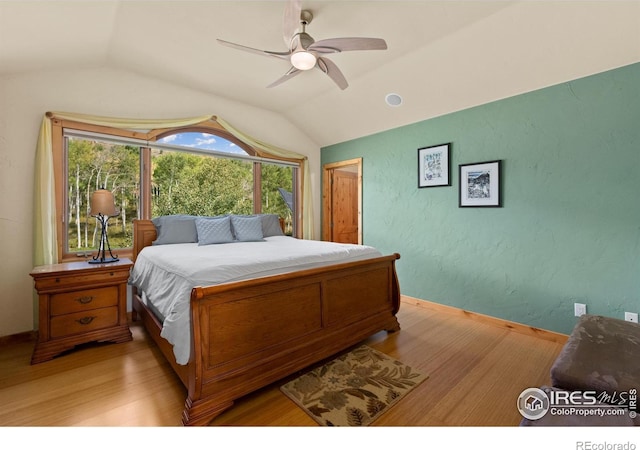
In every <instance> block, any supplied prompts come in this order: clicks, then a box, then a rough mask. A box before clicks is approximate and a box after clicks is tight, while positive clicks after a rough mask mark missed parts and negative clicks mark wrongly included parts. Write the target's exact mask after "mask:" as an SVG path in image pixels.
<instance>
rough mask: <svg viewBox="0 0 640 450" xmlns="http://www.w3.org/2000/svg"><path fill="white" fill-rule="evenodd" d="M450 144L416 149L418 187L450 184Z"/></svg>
mask: <svg viewBox="0 0 640 450" xmlns="http://www.w3.org/2000/svg"><path fill="white" fill-rule="evenodd" d="M450 152H451V144H442V145H434V146H431V147H424V148H419V149H418V187H419V188H424V187H435V186H451V177H450V176H449V175H450V173H449V172H450V169H449V156H450Z"/></svg>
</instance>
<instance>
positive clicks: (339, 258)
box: [129, 236, 382, 365]
mask: <svg viewBox="0 0 640 450" xmlns="http://www.w3.org/2000/svg"><path fill="white" fill-rule="evenodd" d="M378 256H382V254H381V253H380V252H379V251H378V250H377V249H375V248H373V247H369V246H365V245H355V244H338V243H333V242H325V241H313V240H305V239H296V238H292V237H288V236H271V237H267V238H265V240H264V241H261V242H233V243H229V244H215V245H203V246H198V244H197V243H195V244H169V245H152V246H149V247H145V248H144V249H143V250H142V251H141V252H140V253H139V254H138V256H137V258H136V262H135V265H134V267H133V269H132V270H131V276H130V277H129V284H130V285H132V286H135V287H136V288H138V291H139V292H140V291H141V292H144V299H145V301H147V302H152V303H153V306H154V307H155V309H157V310H158V312H159V313H160V314H162V316H163V317H164V322H163V328H162V332H161V336H162V337H163V338H165V339H166V340H167V341H168V342H169V343H171V344H172V345H173V353H174V355H175V357H176V362H177V363H178V364H182V365H184V364H187V363H188V362H189V357H190V351H191V345H190V343H191V326H190V314H189V302H190V296H191V290H192V288H193V287H194V286H211V285H215V284H220V283H227V282H232V281H242V280H247V279H251V278H257V277H264V276H268V275H276V274H281V273H287V272H293V271H297V270H303V269H309V268H314V267H321V266H326V265H330V264H338V263H342V262H351V261H358V260H364V259H369V258H375V257H378Z"/></svg>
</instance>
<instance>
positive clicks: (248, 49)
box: [216, 39, 291, 60]
mask: <svg viewBox="0 0 640 450" xmlns="http://www.w3.org/2000/svg"><path fill="white" fill-rule="evenodd" d="M216 40H217V41H218V42H219V43H220V44H222V45H224V46H226V47H231V48H235V49H236V50H242V51H245V52H249V53H255V54H257V55H262V56H272V57H274V58H279V59H286V60H289V57H290V54H291V52H270V51H268V50H259V49H257V48H252V47H246V46H244V45H240V44H234V43H233V42H228V41H223V40H222V39H216Z"/></svg>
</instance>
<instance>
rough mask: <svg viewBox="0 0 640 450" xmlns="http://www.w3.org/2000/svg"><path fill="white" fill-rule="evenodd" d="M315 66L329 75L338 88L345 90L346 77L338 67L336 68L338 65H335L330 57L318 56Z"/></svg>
mask: <svg viewBox="0 0 640 450" xmlns="http://www.w3.org/2000/svg"><path fill="white" fill-rule="evenodd" d="M316 67H317V68H318V69H320V70H322V71H323V72H324V73H326V74H327V75H329V77H330V78H331V79H332V80H333V81H334V82H335V83H336V84H337V85H338V87H339V88H340V89H342V90H345V89H346V88H347V87H348V86H349V83H347V79H346V78H345V77H344V75H343V74H342V72H341V71H340V69H338V66H336V65H335V63H334V62H333V61H331V60H330V59H327V58H318V62H317V64H316Z"/></svg>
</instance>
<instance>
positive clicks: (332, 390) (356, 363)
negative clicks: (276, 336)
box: [280, 345, 428, 426]
mask: <svg viewBox="0 0 640 450" xmlns="http://www.w3.org/2000/svg"><path fill="white" fill-rule="evenodd" d="M427 378H428V376H427V375H424V374H422V373H420V372H419V371H417V370H415V369H413V368H411V367H409V366H407V365H405V364H403V363H401V362H400V361H396V360H395V359H393V358H391V357H389V356H387V355H385V354H384V353H380V352H378V351H376V350H374V349H372V348H370V347H367V346H366V345H363V346H361V347H358V348H356V349H355V350H352V351H350V352H348V353H345V354H343V355H341V356H339V357H337V358H336V359H334V360H332V361H330V362H328V363H326V364H324V365H322V366H320V367H318V368H316V369H313V370H311V371H309V372H307V373H305V374H304V375H302V376H300V377H298V378H296V379H295V380H292V381H290V382H288V383H287V384H285V385H284V386H282V387H281V388H280V390H281V391H282V392H283V393H284V394H285V395H286V396H287V397H289V398H290V399H291V400H293V401H294V402H295V403H296V404H297V405H298V406H300V407H301V408H302V409H304V411H305V412H306V413H307V414H309V415H310V416H311V417H312V418H313V419H314V420H315V421H316V422H318V423H319V424H320V425H327V426H366V425H369V424H371V423H372V422H373V421H374V420H376V419H377V418H378V417H380V415H382V414H383V413H384V412H385V411H387V410H388V409H389V408H390V407H391V406H392V405H394V404H395V403H397V402H398V401H399V400H400V399H401V398H402V397H403V396H405V395H406V394H407V393H408V392H409V391H411V390H412V389H413V388H415V387H416V386H417V385H419V384H420V383H421V382H422V381H424V380H426V379H427Z"/></svg>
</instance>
